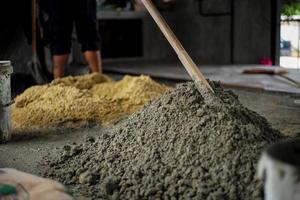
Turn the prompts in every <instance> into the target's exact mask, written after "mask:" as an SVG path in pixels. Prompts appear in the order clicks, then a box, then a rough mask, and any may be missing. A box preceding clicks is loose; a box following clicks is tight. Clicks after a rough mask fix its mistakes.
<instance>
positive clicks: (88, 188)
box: [45, 83, 281, 200]
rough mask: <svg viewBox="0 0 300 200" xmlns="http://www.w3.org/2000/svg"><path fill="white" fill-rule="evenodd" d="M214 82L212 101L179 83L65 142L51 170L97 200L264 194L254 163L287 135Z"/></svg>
mask: <svg viewBox="0 0 300 200" xmlns="http://www.w3.org/2000/svg"><path fill="white" fill-rule="evenodd" d="M212 85H213V88H214V90H215V92H216V96H217V98H215V99H211V101H209V102H210V103H205V102H208V101H204V99H203V97H202V96H201V95H200V93H199V92H198V91H197V89H196V88H195V86H194V84H193V83H185V84H181V85H178V86H177V87H176V89H174V90H172V91H170V92H168V93H167V94H166V95H164V96H162V97H161V98H160V99H158V100H156V101H153V102H152V103H150V104H148V105H146V106H145V107H144V108H143V109H142V110H141V111H139V112H137V113H135V114H134V115H132V116H131V117H129V118H128V119H127V120H125V121H123V122H121V123H120V124H118V125H117V126H116V127H114V128H113V129H112V130H109V131H107V133H104V134H101V136H99V138H87V139H86V141H84V142H83V143H82V144H73V145H66V146H65V147H63V149H60V150H59V151H58V152H56V153H53V154H52V155H49V157H47V158H46V164H47V167H46V170H47V172H46V173H45V175H46V176H48V177H51V178H54V179H57V180H59V181H61V182H63V183H64V184H66V185H72V186H74V187H75V188H76V191H77V192H79V193H80V194H82V195H87V196H89V197H92V198H93V199H209V200H214V199H231V200H234V199H237V200H240V199H243V200H247V199H249V200H250V199H251V200H253V199H262V183H261V182H260V181H258V180H257V179H256V164H257V161H258V158H259V155H260V153H261V152H262V150H263V149H264V148H265V147H266V146H268V145H269V144H271V143H273V142H275V141H278V140H279V139H281V136H280V135H279V133H278V132H277V131H276V130H273V129H272V128H271V127H270V125H269V124H268V122H267V121H266V119H264V118H263V117H261V116H259V115H258V114H256V113H255V112H253V111H250V110H248V109H247V108H245V107H243V106H242V105H241V103H240V102H239V100H238V98H237V96H236V95H234V94H233V93H232V92H230V91H224V90H223V89H222V87H221V86H220V84H219V83H212ZM206 100H207V99H206Z"/></svg>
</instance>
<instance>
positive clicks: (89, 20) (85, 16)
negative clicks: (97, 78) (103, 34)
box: [74, 0, 102, 73]
mask: <svg viewBox="0 0 300 200" xmlns="http://www.w3.org/2000/svg"><path fill="white" fill-rule="evenodd" d="M74 5H75V6H76V11H77V12H76V14H75V26H76V32H77V37H78V40H79V42H80V43H81V46H82V52H83V54H84V57H85V59H86V61H87V63H88V64H89V66H90V69H91V72H98V73H102V59H101V53H100V37H99V33H98V23H97V17H96V7H97V6H96V0H76V4H75V3H74Z"/></svg>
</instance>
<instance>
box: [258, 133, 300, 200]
mask: <svg viewBox="0 0 300 200" xmlns="http://www.w3.org/2000/svg"><path fill="white" fill-rule="evenodd" d="M258 175H259V177H260V178H261V179H264V181H265V186H264V190H265V200H296V199H297V200H299V199H300V139H294V140H287V141H283V142H280V143H277V144H274V145H272V146H271V147H270V148H268V149H267V150H266V151H265V152H264V153H263V155H262V157H261V159H260V161H259V166H258Z"/></svg>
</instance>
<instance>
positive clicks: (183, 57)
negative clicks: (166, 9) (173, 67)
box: [142, 0, 214, 95]
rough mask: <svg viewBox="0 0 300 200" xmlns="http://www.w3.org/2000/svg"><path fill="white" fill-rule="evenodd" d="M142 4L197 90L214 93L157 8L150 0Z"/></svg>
mask: <svg viewBox="0 0 300 200" xmlns="http://www.w3.org/2000/svg"><path fill="white" fill-rule="evenodd" d="M142 2H143V4H144V5H145V7H146V9H147V10H148V12H149V13H150V15H151V16H152V18H153V19H154V21H155V22H156V24H157V25H158V27H159V28H160V30H161V32H162V33H163V34H164V35H165V37H166V39H167V40H168V42H169V43H170V45H171V46H172V47H173V49H174V51H175V52H176V54H177V56H178V58H179V60H180V61H181V63H182V64H183V66H184V67H185V69H186V71H187V72H188V74H189V75H190V77H191V78H192V79H193V80H194V82H195V84H196V87H197V88H198V90H199V92H200V93H201V94H202V95H203V92H204V91H205V93H207V92H208V93H214V90H213V89H212V87H211V86H210V85H209V83H208V81H207V80H206V78H205V77H204V75H203V74H202V73H201V71H200V70H199V69H198V67H197V65H196V64H195V62H194V61H193V60H192V58H191V57H190V56H189V54H188V53H187V52H186V50H185V49H184V48H183V46H182V45H181V43H180V42H179V40H178V39H177V37H176V35H175V34H174V32H173V31H172V30H171V28H170V27H169V25H168V24H167V22H166V21H165V20H164V18H163V17H162V15H161V14H160V13H159V11H158V10H157V8H156V7H155V6H154V5H153V3H152V1H151V0H142Z"/></svg>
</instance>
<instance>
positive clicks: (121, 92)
mask: <svg viewBox="0 0 300 200" xmlns="http://www.w3.org/2000/svg"><path fill="white" fill-rule="evenodd" d="M168 90H169V87H167V86H165V85H161V84H159V83H157V82H155V81H153V80H152V79H151V78H150V77H148V76H139V77H133V76H125V77H124V78H123V79H122V80H120V81H113V80H111V79H110V78H108V77H107V76H104V75H99V74H90V75H84V76H78V77H66V78H62V79H59V80H54V81H53V82H52V83H50V84H47V85H41V86H33V87H31V88H29V89H27V90H26V91H25V92H24V93H23V94H21V95H19V96H18V97H16V99H15V103H14V104H13V105H12V126H13V128H14V129H18V128H21V129H24V128H33V127H38V128H40V127H55V126H62V125H63V126H71V127H73V126H82V125H84V124H88V123H99V124H100V123H110V122H113V121H115V120H117V119H119V118H120V117H122V116H126V115H128V114H131V113H133V112H135V111H137V110H138V109H140V108H141V107H142V106H143V105H145V104H146V103H148V102H149V101H151V100H153V99H156V98H158V97H160V96H161V95H162V94H163V93H165V92H166V91H168Z"/></svg>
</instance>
